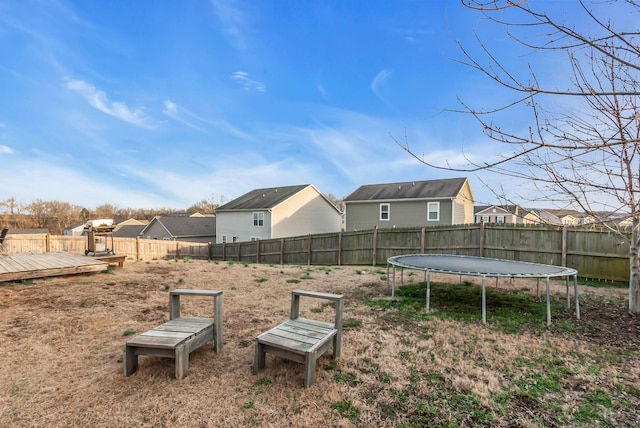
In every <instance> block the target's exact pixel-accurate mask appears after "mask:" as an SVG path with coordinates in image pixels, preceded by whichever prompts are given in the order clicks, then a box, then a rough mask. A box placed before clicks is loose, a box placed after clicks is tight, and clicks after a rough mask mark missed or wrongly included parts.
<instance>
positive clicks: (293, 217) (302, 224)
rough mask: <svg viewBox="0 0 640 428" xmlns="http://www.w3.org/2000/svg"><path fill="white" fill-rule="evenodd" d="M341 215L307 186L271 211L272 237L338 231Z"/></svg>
mask: <svg viewBox="0 0 640 428" xmlns="http://www.w3.org/2000/svg"><path fill="white" fill-rule="evenodd" d="M340 223H341V215H340V212H338V211H337V210H336V209H335V208H334V207H332V206H331V204H330V203H329V202H327V200H326V199H325V198H324V197H323V196H322V195H321V194H319V193H318V192H317V191H316V190H315V189H314V188H312V187H307V188H306V189H304V190H302V191H301V192H299V193H297V194H296V195H295V197H293V198H290V199H287V200H286V201H284V202H283V203H281V204H280V205H278V206H277V207H275V208H274V209H273V212H272V225H271V230H272V236H271V237H272V238H283V237H286V236H298V235H306V234H309V233H311V234H315V233H330V232H339V231H340Z"/></svg>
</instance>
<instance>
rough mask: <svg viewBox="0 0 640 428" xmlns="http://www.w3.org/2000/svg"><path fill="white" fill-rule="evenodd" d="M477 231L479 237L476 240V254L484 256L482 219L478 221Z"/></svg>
mask: <svg viewBox="0 0 640 428" xmlns="http://www.w3.org/2000/svg"><path fill="white" fill-rule="evenodd" d="M478 233H480V239H479V240H478V246H479V248H478V255H479V256H480V257H484V221H481V222H480V229H478Z"/></svg>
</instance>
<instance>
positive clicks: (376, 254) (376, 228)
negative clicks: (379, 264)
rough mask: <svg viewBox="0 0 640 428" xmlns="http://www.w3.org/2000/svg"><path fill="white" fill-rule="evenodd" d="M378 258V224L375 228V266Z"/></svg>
mask: <svg viewBox="0 0 640 428" xmlns="http://www.w3.org/2000/svg"><path fill="white" fill-rule="evenodd" d="M377 258H378V226H375V227H374V228H373V264H372V265H373V266H375V265H376V259H377Z"/></svg>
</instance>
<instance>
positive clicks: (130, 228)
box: [113, 224, 147, 238]
mask: <svg viewBox="0 0 640 428" xmlns="http://www.w3.org/2000/svg"><path fill="white" fill-rule="evenodd" d="M146 226H147V225H146V224H125V225H123V226H120V227H118V228H117V229H115V230H114V231H113V236H114V237H115V238H135V237H136V236H140V234H141V233H142V230H143V229H144V228H145V227H146Z"/></svg>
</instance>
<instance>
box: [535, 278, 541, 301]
mask: <svg viewBox="0 0 640 428" xmlns="http://www.w3.org/2000/svg"><path fill="white" fill-rule="evenodd" d="M536 296H538V297H540V278H536Z"/></svg>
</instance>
